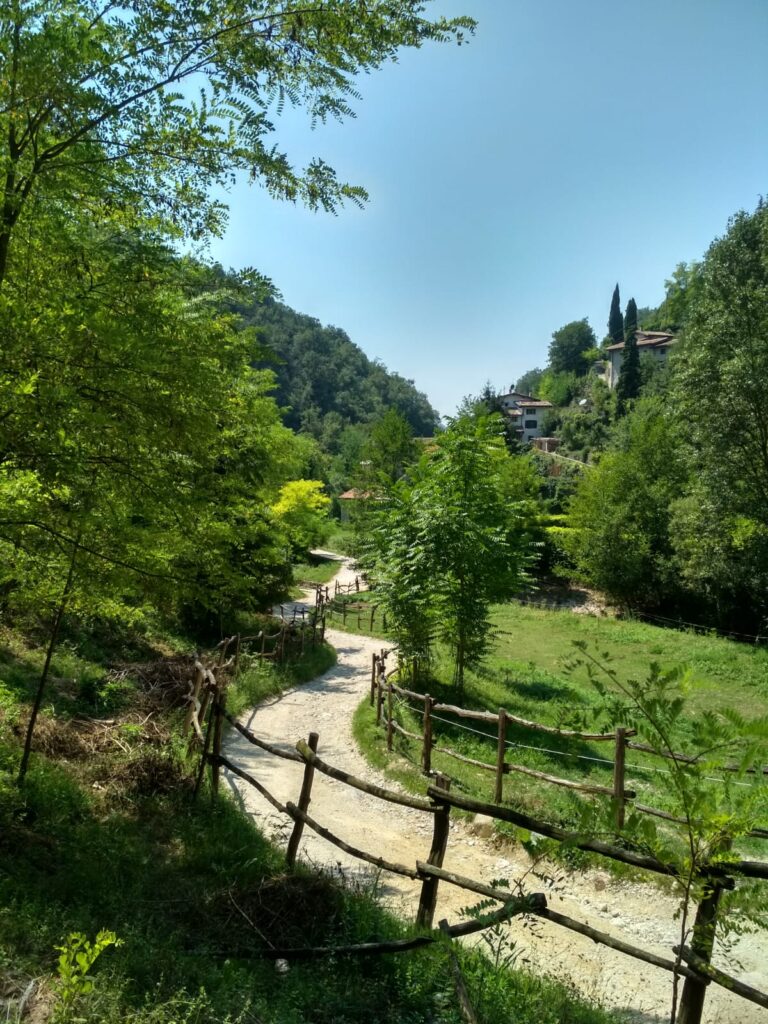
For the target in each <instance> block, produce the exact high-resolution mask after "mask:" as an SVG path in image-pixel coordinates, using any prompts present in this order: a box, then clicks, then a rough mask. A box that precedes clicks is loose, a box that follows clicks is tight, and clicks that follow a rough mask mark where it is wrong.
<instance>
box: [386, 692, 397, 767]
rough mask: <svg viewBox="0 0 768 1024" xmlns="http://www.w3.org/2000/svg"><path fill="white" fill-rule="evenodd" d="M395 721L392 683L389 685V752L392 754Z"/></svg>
mask: <svg viewBox="0 0 768 1024" xmlns="http://www.w3.org/2000/svg"><path fill="white" fill-rule="evenodd" d="M394 731H395V730H394V719H393V717H392V683H390V682H388V683H387V750H388V751H389V752H390V753H391V752H392V737H393V734H394Z"/></svg>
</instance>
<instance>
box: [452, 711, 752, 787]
mask: <svg viewBox="0 0 768 1024" xmlns="http://www.w3.org/2000/svg"><path fill="white" fill-rule="evenodd" d="M432 718H433V719H434V720H435V721H437V722H443V723H444V724H445V725H450V726H452V727H453V728H456V729H463V730H464V731H465V732H472V733H474V734H475V735H476V736H482V737H483V739H486V740H487V739H492V738H493V737H492V736H490V734H489V733H487V732H482V731H481V730H480V729H473V728H472V726H470V725H463V724H462V723H461V722H452V721H451V720H450V719H448V718H442V717H441V716H440V715H435V714H433V715H432ZM505 746H506V747H508V748H509V749H510V750H513V749H518V750H533V751H536V752H537V753H540V754H552V755H554V756H555V757H570V758H573V759H576V760H579V761H591V762H593V763H595V764H604V765H606V766H607V767H610V768H613V766H614V764H615V761H612V760H610V759H609V758H606V757H591V756H589V755H588V754H576V753H574V752H573V751H570V750H552V749H551V748H550V747H534V746H532V745H531V744H528V743H517V742H516V741H515V740H505ZM625 767H626V768H634V769H636V770H637V771H641V772H654V773H655V774H657V775H673V774H674V772H671V771H670V770H669V769H668V768H656V767H654V766H653V765H649V764H635V763H634V762H629V761H628V762H627V763H626V765H625ZM704 779H705V780H706V781H707V782H720V783H723V784H725V782H726V780H725V779H720V778H716V777H714V776H711V775H705V776H704ZM730 784H731V785H733V786H744V787H746V788H749V787H750V783H749V782H739V781H731V783H730Z"/></svg>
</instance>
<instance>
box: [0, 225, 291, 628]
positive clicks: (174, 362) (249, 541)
mask: <svg viewBox="0 0 768 1024" xmlns="http://www.w3.org/2000/svg"><path fill="white" fill-rule="evenodd" d="M68 220H69V229H68V225H67V224H66V223H64V220H63V218H62V219H61V220H60V221H54V222H53V223H47V222H44V221H43V222H41V223H40V224H39V226H38V232H39V248H34V249H33V248H32V247H30V251H29V257H30V258H29V263H28V275H27V277H26V279H25V280H23V281H17V279H16V277H15V275H13V276H11V277H10V278H9V279H8V281H7V282H6V288H5V290H4V293H3V298H2V309H0V314H1V315H2V319H3V325H4V328H5V339H6V343H5V345H4V347H3V352H2V356H0V382H2V383H0V417H2V420H3V424H2V426H3V433H2V440H3V446H4V449H5V453H6V455H5V459H4V462H3V466H2V473H1V474H0V544H2V546H3V554H4V558H3V584H4V587H5V592H6V602H7V607H11V608H14V609H16V610H17V611H19V610H23V608H24V607H26V608H28V609H30V610H32V609H35V610H36V611H37V613H43V614H44V609H45V608H46V606H51V605H52V604H55V603H56V602H57V601H58V599H59V595H60V591H61V585H62V584H61V581H62V580H63V578H64V576H66V566H67V565H68V564H69V559H70V555H71V552H72V549H73V546H74V547H76V548H77V549H78V556H77V570H76V586H75V587H74V588H73V590H72V593H71V595H70V598H69V606H70V608H71V610H72V611H74V612H78V613H79V614H82V615H85V616H88V615H100V616H103V617H105V618H107V619H110V618H120V617H127V618H128V619H131V618H133V619H134V620H136V619H141V616H142V605H143V600H144V599H148V600H149V602H150V603H151V604H154V605H155V606H160V607H162V606H165V608H166V610H167V609H169V607H173V602H174V595H175V594H178V593H179V592H183V593H184V594H185V595H186V596H187V598H193V597H195V596H196V595H199V597H200V598H201V599H202V600H203V601H204V603H206V604H207V605H208V606H209V607H217V606H220V605H221V603H222V601H223V602H224V603H233V602H236V601H240V600H244V601H245V602H246V604H247V603H249V601H250V600H252V599H253V597H254V596H255V595H256V593H257V591H258V590H259V589H260V588H263V589H261V593H260V595H259V596H261V597H266V596H269V594H270V593H271V594H274V591H275V587H276V586H277V588H278V589H279V586H280V584H279V583H278V581H277V579H272V581H271V582H269V572H267V574H266V576H265V575H264V570H265V569H266V568H267V566H266V564H265V556H266V563H268V562H269V561H270V560H271V561H272V562H273V563H274V562H276V561H279V556H278V555H277V554H272V555H271V556H269V555H268V554H267V552H266V550H265V549H264V539H265V534H266V533H267V532H268V523H267V520H266V519H265V516H266V507H265V505H264V503H263V501H262V503H261V505H259V499H258V497H257V495H259V494H262V495H264V496H266V495H269V494H271V493H272V491H276V490H277V488H278V487H279V486H280V484H281V483H282V482H283V481H284V480H285V479H286V477H289V476H291V475H300V473H301V465H300V463H301V453H300V452H297V451H296V445H295V442H294V440H293V436H292V435H291V433H290V431H288V430H287V429H286V428H284V427H283V426H282V425H281V423H280V418H279V413H278V410H277V407H276V406H275V403H274V401H273V400H272V399H271V398H270V397H269V391H270V388H271V386H272V379H271V375H270V374H269V373H267V372H264V371H255V370H252V369H251V368H250V365H249V364H250V362H251V361H252V360H253V358H254V354H255V352H256V351H257V350H256V347H255V344H254V340H253V338H252V336H251V335H249V334H248V333H247V332H242V331H238V330H237V324H236V321H235V320H234V318H233V317H232V316H231V315H228V314H225V313H222V312H221V309H222V302H223V299H222V296H220V295H219V294H218V293H217V292H216V291H215V290H212V289H211V288H210V280H209V278H208V277H207V274H206V272H205V271H204V270H203V269H201V268H199V267H195V266H193V265H188V264H185V263H184V262H183V261H179V260H178V259H177V258H175V257H174V256H173V255H172V254H171V253H170V252H169V251H168V250H167V249H166V248H165V247H164V246H163V245H162V244H161V243H160V242H159V241H158V240H157V239H154V238H152V237H151V236H146V235H141V234H138V233H137V232H134V231H120V230H119V229H117V228H114V229H113V230H112V231H108V230H106V229H105V230H104V231H102V232H99V233H94V234H92V235H90V236H88V235H86V234H85V233H84V228H83V225H82V223H79V222H77V221H76V219H75V218H71V217H70V218H69V219H68ZM70 229H71V230H70ZM20 382H21V383H22V385H23V386H22V387H20V386H19V384H20ZM3 385H5V386H3ZM269 529H271V527H269ZM252 556H255V561H251V558H252ZM257 580H259V582H258V583H256V581H257ZM265 582H266V584H267V585H266V587H265ZM254 586H256V588H257V589H256V591H254Z"/></svg>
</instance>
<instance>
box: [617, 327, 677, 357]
mask: <svg viewBox="0 0 768 1024" xmlns="http://www.w3.org/2000/svg"><path fill="white" fill-rule="evenodd" d="M635 340H636V342H637V347H638V348H659V347H661V346H663V345H673V344H674V343H675V342H676V341H677V338H676V337H675V335H674V334H670V333H669V331H637V332H636V334H635ZM624 345H625V342H623V341H618V342H616V344H615V345H609V346H608V348H607V349H606V352H618V351H621V349H623V348H624Z"/></svg>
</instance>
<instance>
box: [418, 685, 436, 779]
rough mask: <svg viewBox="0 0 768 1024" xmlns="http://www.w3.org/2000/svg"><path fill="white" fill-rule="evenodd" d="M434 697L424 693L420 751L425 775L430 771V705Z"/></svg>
mask: <svg viewBox="0 0 768 1024" xmlns="http://www.w3.org/2000/svg"><path fill="white" fill-rule="evenodd" d="M434 703H435V700H434V697H430V696H429V694H428V693H426V694H424V720H423V728H422V732H423V734H424V746H423V748H422V751H421V768H422V771H423V772H424V774H425V775H429V774H430V772H431V771H432V705H433V704H434Z"/></svg>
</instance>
